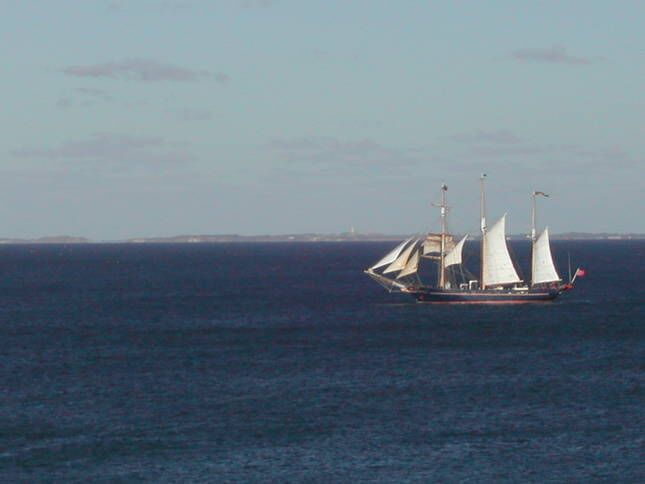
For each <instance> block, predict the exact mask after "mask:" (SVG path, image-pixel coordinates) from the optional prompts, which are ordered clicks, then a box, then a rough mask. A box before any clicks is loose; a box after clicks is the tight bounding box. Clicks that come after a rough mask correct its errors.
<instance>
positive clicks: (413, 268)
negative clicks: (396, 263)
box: [396, 250, 419, 279]
mask: <svg viewBox="0 0 645 484" xmlns="http://www.w3.org/2000/svg"><path fill="white" fill-rule="evenodd" d="M418 268H419V251H418V250H415V251H414V254H412V257H410V259H409V260H408V263H407V264H406V265H405V267H404V268H403V270H402V271H401V272H400V273H399V275H398V276H396V278H397V279H401V278H402V277H405V276H409V275H410V274H414V273H415V272H417V269H418Z"/></svg>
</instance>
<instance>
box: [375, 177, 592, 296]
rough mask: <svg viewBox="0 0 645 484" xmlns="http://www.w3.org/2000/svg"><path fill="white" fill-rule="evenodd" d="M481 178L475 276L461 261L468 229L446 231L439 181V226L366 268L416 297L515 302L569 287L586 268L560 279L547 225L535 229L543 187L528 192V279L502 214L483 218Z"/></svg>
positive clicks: (443, 188) (556, 293)
mask: <svg viewBox="0 0 645 484" xmlns="http://www.w3.org/2000/svg"><path fill="white" fill-rule="evenodd" d="M485 179H486V175H482V176H481V177H480V230H481V241H480V258H481V262H480V271H479V275H478V276H477V275H474V274H472V273H471V272H470V271H468V269H467V268H466V267H465V265H464V264H463V258H462V254H463V251H464V245H465V244H466V242H467V241H468V237H469V235H468V234H466V235H464V236H463V237H461V238H460V239H459V240H456V239H455V237H454V236H453V235H452V234H450V233H448V232H447V229H446V222H447V212H448V205H447V201H446V194H447V191H448V187H447V186H446V185H445V184H444V185H442V186H441V202H440V204H437V205H435V206H436V207H438V208H439V209H440V211H441V212H440V213H441V231H440V232H439V233H429V234H427V235H426V236H425V237H411V238H409V239H407V240H404V241H403V242H401V243H400V244H398V245H397V246H396V247H395V248H394V249H393V250H392V251H390V252H389V253H387V254H386V255H385V256H384V257H383V258H381V259H380V260H379V261H378V262H376V263H375V264H373V265H372V266H371V267H369V268H367V269H366V270H365V271H364V272H365V273H366V274H367V275H368V276H369V277H371V278H372V279H374V280H375V281H376V282H378V283H379V284H380V285H381V286H383V287H384V288H385V289H387V290H388V291H390V292H402V293H406V294H410V295H411V296H413V297H415V298H416V300H417V301H419V302H429V303H480V304H496V303H497V304H513V303H529V302H545V301H552V300H554V299H555V298H557V297H558V296H560V295H561V294H563V293H564V292H567V291H569V290H570V289H572V288H573V284H574V282H575V280H576V278H577V277H582V276H583V275H584V270H583V269H581V268H577V269H576V271H575V273H574V275H573V277H571V269H570V268H569V280H568V282H563V280H562V278H561V277H560V275H559V274H558V271H557V269H556V267H555V264H554V262H553V257H552V255H551V244H550V242H549V229H548V227H546V228H545V229H544V230H543V231H542V232H541V233H540V234H539V235H537V232H536V226H535V224H536V198H537V197H538V196H544V197H548V195H547V194H546V193H544V192H540V191H534V192H533V193H532V194H531V234H530V239H531V249H532V250H531V280H530V281H524V280H522V279H521V278H520V276H519V275H518V272H517V270H516V268H515V264H514V263H513V260H512V258H511V254H510V253H509V250H508V246H507V244H506V214H504V215H503V216H502V217H501V218H500V219H499V220H497V221H496V222H495V223H494V224H493V225H492V226H491V227H489V226H488V225H487V223H486V197H485V192H484V181H485ZM423 260H429V261H431V262H433V263H434V264H435V265H436V282H435V283H434V284H426V283H424V282H423V281H422V280H421V276H420V275H419V266H420V263H421V262H422V261H423Z"/></svg>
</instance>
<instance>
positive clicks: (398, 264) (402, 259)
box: [383, 240, 418, 274]
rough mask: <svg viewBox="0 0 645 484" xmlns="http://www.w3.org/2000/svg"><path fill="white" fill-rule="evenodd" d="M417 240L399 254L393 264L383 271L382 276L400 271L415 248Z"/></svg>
mask: <svg viewBox="0 0 645 484" xmlns="http://www.w3.org/2000/svg"><path fill="white" fill-rule="evenodd" d="M417 242H418V240H415V241H414V242H412V243H411V244H410V245H409V246H408V248H407V249H405V250H404V251H403V252H401V255H399V256H398V257H397V258H396V260H395V261H394V262H392V263H391V264H390V265H389V266H387V267H386V269H385V270H384V271H383V274H388V273H389V272H396V271H400V270H402V269H403V268H404V267H405V266H406V264H407V263H408V259H409V258H410V255H411V254H412V251H413V250H414V249H415V248H416V246H417Z"/></svg>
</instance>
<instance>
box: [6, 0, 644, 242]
mask: <svg viewBox="0 0 645 484" xmlns="http://www.w3.org/2000/svg"><path fill="white" fill-rule="evenodd" d="M0 13H1V14H0V56H1V57H0V59H2V62H1V63H0V73H1V75H0V88H1V91H0V92H2V96H1V97H0V99H1V100H2V103H1V109H0V133H1V135H0V190H1V193H0V238H2V237H39V236H46V235H62V234H65V235H75V236H85V237H89V238H92V239H95V240H119V239H123V238H128V237H135V236H169V235H177V234H230V233H238V234H245V235H250V234H280V233H304V232H323V233H336V232H345V231H348V230H350V227H354V229H355V230H356V231H357V232H361V233H369V232H378V233H390V234H407V233H422V232H424V231H429V230H430V231H432V230H435V231H436V230H437V229H438V220H439V216H438V212H437V210H436V209H435V208H433V207H432V203H433V202H437V201H438V199H439V194H440V192H439V190H440V186H441V184H442V183H446V184H447V185H448V203H449V205H450V207H451V209H450V213H449V217H450V218H449V227H450V229H451V230H453V231H455V232H459V233H463V232H471V233H476V232H477V230H478V227H479V221H478V216H479V205H478V203H479V176H480V174H481V173H486V174H487V181H486V184H487V185H486V190H487V192H486V194H487V214H488V219H489V221H491V222H492V221H493V220H494V219H496V218H498V217H499V216H501V215H502V214H503V213H505V212H507V213H508V225H509V226H508V230H509V231H510V232H513V233H520V232H526V231H528V230H529V224H530V217H529V210H530V193H531V192H532V191H533V190H541V191H544V192H546V193H548V194H550V197H549V198H548V199H542V198H541V199H540V200H539V203H538V227H539V228H541V227H544V225H545V224H547V223H548V225H549V229H550V231H551V232H552V233H554V232H555V233H558V232H569V231H582V232H645V217H644V216H643V215H642V212H643V209H645V195H644V193H645V29H643V28H642V22H643V18H645V3H643V2H642V1H616V2H606V1H593V0H586V1H539V2H538V1H523V2H517V1H510V0H509V1H492V0H491V1H476V0H475V1H468V2H466V1H421V0H415V1H412V0H409V1H399V2H393V1H386V0H370V1H367V0H324V1H318V0H307V1H305V0H212V1H206V0H203V1H197V0H193V1H190V0H183V1H182V0H157V1H154V0H137V1H134V0H127V1H126V0H121V1H119V0H52V1H47V2H43V1H36V0H0Z"/></svg>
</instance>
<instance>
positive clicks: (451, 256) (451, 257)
mask: <svg viewBox="0 0 645 484" xmlns="http://www.w3.org/2000/svg"><path fill="white" fill-rule="evenodd" d="M467 238H468V234H466V235H464V237H463V238H462V239H461V240H460V241H459V242H458V243H457V245H455V247H454V249H452V250H451V251H450V252H448V255H446V257H445V258H444V260H443V266H444V267H448V266H454V265H455V264H461V253H462V250H463V248H464V243H465V242H466V239H467Z"/></svg>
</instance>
